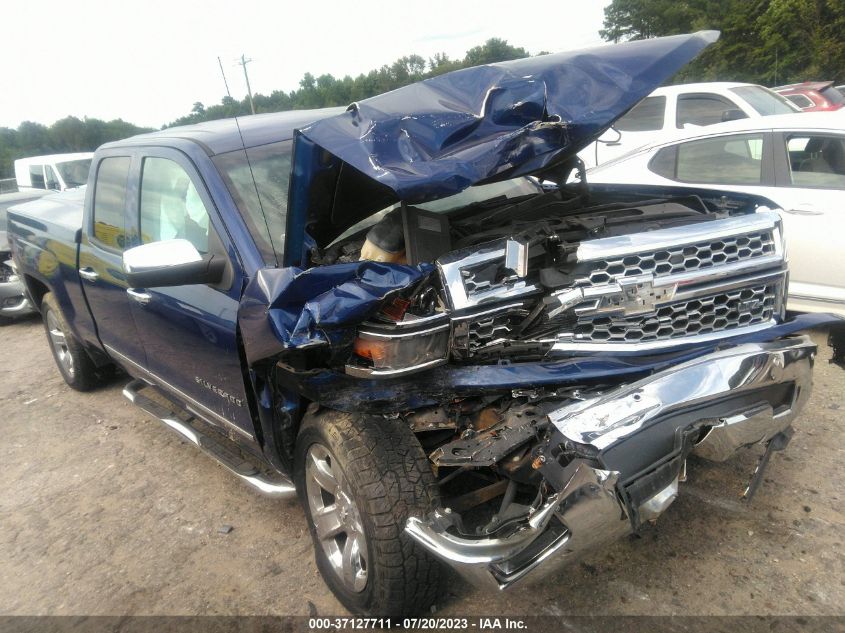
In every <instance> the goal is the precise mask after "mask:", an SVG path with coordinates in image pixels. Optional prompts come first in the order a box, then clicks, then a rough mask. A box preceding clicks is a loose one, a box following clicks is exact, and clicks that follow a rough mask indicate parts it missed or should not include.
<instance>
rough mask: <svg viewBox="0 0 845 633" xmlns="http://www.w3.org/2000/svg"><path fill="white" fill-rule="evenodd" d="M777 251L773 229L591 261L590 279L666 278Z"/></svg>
mask: <svg viewBox="0 0 845 633" xmlns="http://www.w3.org/2000/svg"><path fill="white" fill-rule="evenodd" d="M775 252H776V250H775V242H774V238H773V236H772V232H771V231H758V232H754V233H748V234H746V235H736V236H732V237H723V238H720V239H717V240H710V241H707V242H698V243H696V244H689V245H678V246H672V247H669V248H666V249H662V250H658V251H650V252H646V253H637V254H635V255H627V256H625V257H618V258H614V259H608V260H604V261H600V262H595V263H591V264H590V265H591V270H590V271H589V272H588V273H587V280H588V281H589V282H590V283H591V284H592V285H601V284H606V283H612V282H614V281H615V280H617V279H621V278H624V277H635V276H637V275H643V274H653V275H654V276H655V277H664V276H666V275H674V274H677V273H684V272H690V271H695V270H702V269H705V268H711V267H713V266H724V265H725V264H733V263H736V262H744V261H748V260H751V259H755V258H758V257H764V256H766V255H774V254H775Z"/></svg>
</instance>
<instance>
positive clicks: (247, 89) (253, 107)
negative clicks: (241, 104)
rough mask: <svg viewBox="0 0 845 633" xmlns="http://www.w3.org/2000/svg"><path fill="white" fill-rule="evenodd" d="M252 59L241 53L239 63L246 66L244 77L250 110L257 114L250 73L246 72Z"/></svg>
mask: <svg viewBox="0 0 845 633" xmlns="http://www.w3.org/2000/svg"><path fill="white" fill-rule="evenodd" d="M251 61H252V60H251V59H246V58H245V57H244V56H243V55H241V61H240V62H238V63H239V64H240V65H241V66H243V67H244V79H246V92H247V94H248V95H249V108H250V110H252V113H253V114H255V104H254V103H253V102H252V88H250V87H249V75H248V74H247V72H246V65H247V64H248V63H249V62H251Z"/></svg>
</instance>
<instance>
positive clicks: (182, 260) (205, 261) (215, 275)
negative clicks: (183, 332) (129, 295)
mask: <svg viewBox="0 0 845 633" xmlns="http://www.w3.org/2000/svg"><path fill="white" fill-rule="evenodd" d="M225 269H226V262H225V260H224V259H223V258H222V257H220V256H214V255H200V252H199V251H198V250H197V249H196V247H195V246H194V245H193V244H191V243H190V242H189V241H188V240H183V239H175V240H163V241H161V242H152V243H150V244H141V245H140V246H136V247H134V248H130V249H128V250H127V251H125V252H124V253H123V271H124V272H125V273H126V281H127V283H128V284H129V287H130V288H156V287H163V286H187V285H192V284H216V283H220V281H221V280H222V279H223V272H224V271H225Z"/></svg>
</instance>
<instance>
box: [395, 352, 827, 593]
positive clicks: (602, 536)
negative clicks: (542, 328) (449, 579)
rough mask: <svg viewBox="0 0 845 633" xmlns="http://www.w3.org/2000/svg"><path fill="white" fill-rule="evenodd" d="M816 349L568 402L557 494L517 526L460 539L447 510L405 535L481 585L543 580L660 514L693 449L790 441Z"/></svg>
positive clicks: (693, 370) (549, 463)
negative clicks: (544, 577)
mask: <svg viewBox="0 0 845 633" xmlns="http://www.w3.org/2000/svg"><path fill="white" fill-rule="evenodd" d="M815 353H816V346H815V345H814V344H813V343H812V342H811V341H810V339H809V337H806V336H799V337H793V338H785V339H780V340H777V341H773V342H767V343H749V344H744V345H738V346H734V347H731V348H728V349H725V350H721V351H717V352H714V353H712V354H708V355H706V356H702V357H699V358H697V359H695V360H693V361H689V362H687V363H684V364H681V365H678V366H677V367H674V368H671V369H667V370H664V371H661V372H658V373H655V374H653V375H651V376H649V377H648V378H645V379H642V380H640V381H637V382H634V383H631V384H628V385H624V386H621V387H618V388H615V389H613V390H611V391H608V392H607V393H605V394H603V395H601V396H600V397H597V398H592V399H589V400H584V401H578V402H574V403H567V404H566V405H564V406H562V407H560V408H559V409H556V410H553V411H552V412H551V413H550V414H549V419H550V423H551V426H550V430H551V436H550V439H549V441H547V442H545V443H544V444H542V445H541V446H540V447H539V451H540V452H539V454H538V463H539V464H540V472H541V474H542V475H543V477H544V479H545V481H546V483H547V484H549V488H550V490H551V493H550V494H548V495H546V497H545V500H544V502H543V504H542V505H540V506H539V507H537V508H535V509H534V510H533V511H532V512H531V513H530V514H529V515H528V516H527V517H526V518H525V520H524V521H523V522H521V523H520V524H519V525H518V526H517V527H516V528H514V527H511V528H510V529H509V530H508V531H507V532H504V533H502V534H496V535H491V536H489V537H483V538H482V537H473V536H470V535H466V534H459V533H457V531H456V529H455V526H456V525H459V524H460V522H455V521H453V520H452V517H451V515H452V512H451V511H450V510H449V509H448V508H444V509H440V510H437V511H436V512H434V513H433V514H431V515H429V516H428V517H424V518H417V517H412V518H410V519H409V520H408V523H407V525H406V531H407V533H408V534H409V535H410V536H411V537H412V538H414V539H415V540H416V541H417V542H418V543H419V544H421V545H422V546H423V547H425V548H426V549H427V550H428V551H430V552H431V553H432V554H434V555H435V556H437V557H438V558H440V559H441V560H443V561H445V562H446V563H448V564H449V565H450V566H452V567H453V568H454V569H455V570H457V571H458V572H459V573H461V574H462V575H463V576H465V577H466V578H468V579H469V580H470V581H471V582H473V583H474V584H481V585H486V586H492V587H496V588H499V589H505V588H507V587H510V586H511V585H513V584H514V583H516V582H517V581H519V580H521V579H523V578H525V577H526V576H529V575H530V576H531V577H532V578H535V577H541V576H544V575H545V574H541V573H540V572H539V569H542V570H544V571H550V570H552V569H556V568H557V566H558V564H562V563H565V562H567V561H568V560H570V559H572V558H573V557H574V555H576V554H578V553H581V552H584V551H586V550H589V549H590V548H592V547H594V546H596V545H598V544H600V543H602V542H606V541H607V540H609V539H612V538H615V537H620V536H623V535H625V534H627V533H630V532H631V531H633V530H636V529H637V528H638V526H639V525H640V524H641V523H643V522H645V521H649V520H654V519H656V518H657V517H658V516H660V514H661V513H662V512H663V511H664V510H665V509H666V508H667V507H668V506H669V505H670V504H671V503H672V501H673V500H674V499H675V498H676V496H677V492H678V484H679V482H680V481H682V480H683V475H684V472H685V463H686V457H687V456H688V455H689V454H690V453H692V452H695V453H697V454H699V455H700V456H701V457H704V458H707V459H710V460H715V461H723V460H725V459H728V458H730V457H731V456H732V455H733V454H734V453H735V452H736V451H738V450H739V449H741V448H744V447H748V446H751V445H754V444H765V443H768V442H769V441H770V440H772V439H773V438H778V439H779V440H783V439H784V438H786V440H787V441H788V437H789V433H790V431H791V428H790V427H791V423H792V421H793V419H794V418H795V416H796V415H797V414H798V413H799V412H800V411H801V409H802V408H803V406H804V404H805V403H806V401H807V399H808V398H809V395H810V391H811V379H812V366H813V360H814V357H815ZM555 563H556V564H555ZM532 572H535V573H532Z"/></svg>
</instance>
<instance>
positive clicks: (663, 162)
mask: <svg viewBox="0 0 845 633" xmlns="http://www.w3.org/2000/svg"><path fill="white" fill-rule="evenodd" d="M677 160H678V146H677V145H672V146H671V147H664V148H663V149H661V150H660V151H659V152H657V153H656V154H655V155H654V157H653V158H652V159H651V160H650V161H649V162H648V168H649V170H651V171H652V172H654V173H655V174H657V175H658V176H663V177H664V178H669V179H670V180H676V176H675V163H676V162H677Z"/></svg>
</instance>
